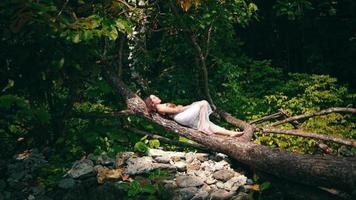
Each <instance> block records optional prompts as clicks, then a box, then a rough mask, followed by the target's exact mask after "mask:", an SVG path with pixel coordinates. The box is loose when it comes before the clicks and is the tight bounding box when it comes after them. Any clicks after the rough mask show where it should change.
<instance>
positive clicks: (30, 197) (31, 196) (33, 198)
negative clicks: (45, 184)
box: [27, 194, 36, 200]
mask: <svg viewBox="0 0 356 200" xmlns="http://www.w3.org/2000/svg"><path fill="white" fill-rule="evenodd" d="M27 199H28V200H35V199H36V197H35V196H33V195H32V194H30V195H28V197H27Z"/></svg>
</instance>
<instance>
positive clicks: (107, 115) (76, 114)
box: [69, 110, 135, 119]
mask: <svg viewBox="0 0 356 200" xmlns="http://www.w3.org/2000/svg"><path fill="white" fill-rule="evenodd" d="M133 114H135V113H133V112H132V111H131V110H121V111H116V112H111V113H101V112H87V113H81V112H73V113H72V114H71V115H69V117H72V118H82V119H106V118H117V117H122V116H128V115H133Z"/></svg>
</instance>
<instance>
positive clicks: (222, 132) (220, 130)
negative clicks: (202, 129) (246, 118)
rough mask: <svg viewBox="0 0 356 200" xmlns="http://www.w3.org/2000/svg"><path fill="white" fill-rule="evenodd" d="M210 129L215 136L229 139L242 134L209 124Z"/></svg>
mask: <svg viewBox="0 0 356 200" xmlns="http://www.w3.org/2000/svg"><path fill="white" fill-rule="evenodd" d="M210 128H211V130H212V131H213V132H214V133H215V134H219V135H226V136H231V137H239V136H241V135H243V132H238V131H230V130H227V129H225V128H223V127H220V126H218V125H216V124H213V123H211V124H210Z"/></svg>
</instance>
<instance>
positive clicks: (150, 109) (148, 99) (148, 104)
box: [145, 96, 157, 112]
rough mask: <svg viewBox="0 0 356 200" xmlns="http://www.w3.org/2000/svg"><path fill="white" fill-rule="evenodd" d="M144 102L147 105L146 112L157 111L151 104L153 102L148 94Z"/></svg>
mask: <svg viewBox="0 0 356 200" xmlns="http://www.w3.org/2000/svg"><path fill="white" fill-rule="evenodd" d="M145 103H146V106H147V111H148V112H152V111H155V112H156V111H157V109H156V107H154V106H153V102H152V99H151V98H150V97H149V96H148V97H146V99H145Z"/></svg>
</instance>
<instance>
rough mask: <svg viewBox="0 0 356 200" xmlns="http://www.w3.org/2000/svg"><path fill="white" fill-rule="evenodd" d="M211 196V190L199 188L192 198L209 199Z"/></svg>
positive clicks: (193, 199) (198, 199)
mask: <svg viewBox="0 0 356 200" xmlns="http://www.w3.org/2000/svg"><path fill="white" fill-rule="evenodd" d="M208 197H209V192H207V191H205V190H199V191H198V192H197V193H196V194H195V195H194V196H193V198H192V200H204V199H208Z"/></svg>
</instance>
